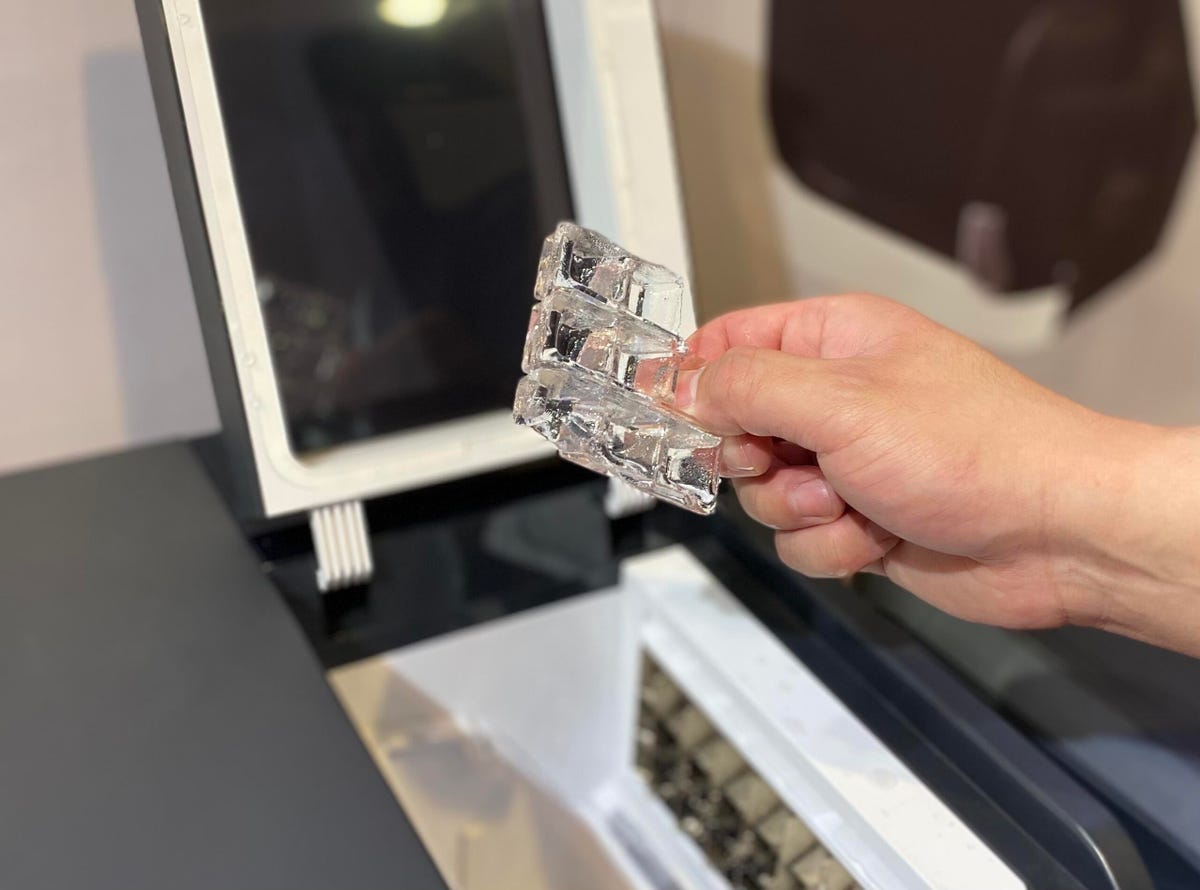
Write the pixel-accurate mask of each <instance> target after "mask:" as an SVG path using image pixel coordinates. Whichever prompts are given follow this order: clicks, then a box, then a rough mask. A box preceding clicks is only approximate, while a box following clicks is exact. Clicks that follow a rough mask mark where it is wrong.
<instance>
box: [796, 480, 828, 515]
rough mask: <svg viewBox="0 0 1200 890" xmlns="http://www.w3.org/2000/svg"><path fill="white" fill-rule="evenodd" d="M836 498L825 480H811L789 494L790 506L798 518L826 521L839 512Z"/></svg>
mask: <svg viewBox="0 0 1200 890" xmlns="http://www.w3.org/2000/svg"><path fill="white" fill-rule="evenodd" d="M835 497H836V495H834V493H833V489H832V488H830V487H829V483H828V482H826V481H825V480H824V479H809V480H808V481H806V482H801V483H800V484H799V485H797V486H796V487H795V488H793V489H792V490H791V491H789V492H788V506H789V507H790V508H791V510H792V513H793V514H794V515H796V516H801V517H804V518H805V519H825V518H827V517H830V516H833V515H834V513H836V512H837V501H836V500H835Z"/></svg>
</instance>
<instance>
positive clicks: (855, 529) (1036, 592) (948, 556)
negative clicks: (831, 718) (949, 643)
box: [678, 296, 1200, 652]
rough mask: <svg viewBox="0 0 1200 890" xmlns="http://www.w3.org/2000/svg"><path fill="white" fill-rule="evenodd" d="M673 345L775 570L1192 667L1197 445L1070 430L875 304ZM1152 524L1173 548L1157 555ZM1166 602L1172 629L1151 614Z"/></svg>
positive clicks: (1036, 389)
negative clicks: (865, 575)
mask: <svg viewBox="0 0 1200 890" xmlns="http://www.w3.org/2000/svg"><path fill="white" fill-rule="evenodd" d="M690 342H691V345H692V348H693V352H694V353H695V354H696V355H697V356H698V357H699V358H700V360H702V361H703V362H705V365H704V366H703V368H702V370H700V371H699V372H696V373H692V374H690V375H685V376H684V377H683V378H682V379H681V382H680V388H679V393H678V404H679V407H680V408H681V409H683V410H685V411H686V412H688V413H690V414H692V415H693V416H694V417H695V418H696V419H697V421H698V422H699V423H700V424H701V425H702V426H704V427H705V428H707V429H709V430H711V431H712V432H715V433H718V434H720V435H722V436H725V437H727V439H726V442H725V443H724V446H723V457H724V462H725V464H726V466H727V468H728V470H727V474H728V475H733V476H736V477H739V478H737V479H736V480H735V486H736V488H737V491H738V497H739V499H740V500H741V502H742V504H743V506H744V507H745V509H746V511H747V512H748V513H749V514H750V515H751V516H752V517H754V518H755V519H757V520H758V521H760V522H762V523H764V524H766V525H769V526H771V527H774V528H776V529H777V532H776V543H777V548H778V551H779V554H780V556H781V558H782V559H783V560H784V562H786V563H788V564H789V565H790V566H792V567H793V568H796V569H798V570H799V571H801V572H804V573H806V574H809V575H815V576H826V577H840V576H845V575H849V574H851V573H854V572H859V571H869V572H877V573H881V574H885V575H887V576H888V577H889V578H891V579H892V580H894V581H895V582H896V583H898V584H900V585H901V586H903V587H905V588H907V589H909V590H910V591H912V592H913V593H916V594H917V595H919V596H920V597H922V598H923V599H925V600H927V601H929V602H931V603H933V604H934V605H936V606H938V607H940V608H942V609H943V610H945V611H947V612H950V613H951V614H954V615H957V616H959V617H961V618H965V619H968V620H972V621H980V622H986V623H989V624H996V625H1001V626H1006V627H1023V628H1033V627H1051V626H1056V625H1061V624H1065V623H1078V624H1093V625H1101V626H1106V627H1109V628H1110V629H1113V630H1117V631H1120V632H1123V633H1126V634H1129V635H1132V636H1138V637H1142V638H1146V639H1151V640H1152V641H1154V642H1158V643H1162V644H1165V645H1172V646H1174V647H1175V648H1181V649H1185V650H1190V651H1194V652H1200V606H1197V603H1200V592H1198V591H1197V590H1196V588H1195V585H1196V583H1197V578H1200V561H1198V560H1197V558H1196V556H1195V555H1194V554H1193V553H1192V552H1191V551H1192V549H1193V548H1192V547H1191V546H1190V545H1191V543H1192V541H1194V540H1196V539H1195V538H1194V537H1192V535H1193V534H1194V533H1195V530H1196V528H1197V524H1196V517H1197V516H1198V515H1200V505H1198V504H1196V500H1197V498H1196V496H1195V493H1200V457H1198V456H1200V448H1197V435H1196V433H1194V432H1192V431H1185V430H1164V429H1161V428H1156V427H1151V426H1147V425H1143V424H1136V423H1132V422H1129V421H1122V420H1117V419H1115V418H1110V417H1106V416H1103V415H1101V414H1098V413H1096V412H1093V411H1091V410H1088V409H1086V408H1084V407H1082V406H1080V405H1077V404H1075V403H1073V402H1071V401H1069V400H1067V399H1065V398H1063V397H1061V396H1058V395H1056V394H1054V393H1053V392H1051V391H1049V390H1047V389H1045V388H1044V387H1042V386H1040V385H1038V384H1037V383H1035V382H1033V381H1032V380H1030V379H1028V378H1026V377H1024V376H1023V375H1021V374H1020V373H1018V372H1017V371H1015V370H1013V369H1012V368H1010V367H1008V366H1007V365H1005V364H1004V363H1003V362H1001V361H1000V360H998V359H996V358H995V357H994V356H992V355H990V354H989V353H988V352H986V351H985V350H983V349H982V348H980V347H979V346H977V345H975V344H974V343H972V342H970V341H969V340H966V339H964V338H962V337H960V336H958V335H957V334H954V333H952V332H951V331H949V330H947V329H945V328H943V327H941V326H939V325H937V324H935V323H934V322H932V321H930V320H929V319H927V318H925V317H923V316H921V315H919V314H918V313H916V312H914V311H913V310H910V309H908V308H906V307H904V306H901V305H900V304H897V303H894V302H891V301H889V300H885V299H882V298H878V297H868V296H846V297H829V298H820V299H813V300H803V301H796V302H791V303H786V304H780V305H776V306H766V307H761V308H756V309H748V310H744V311H740V312H734V313H732V314H730V315H726V316H723V317H722V318H719V319H716V320H715V321H713V322H710V323H709V324H707V325H705V326H704V327H703V328H701V329H700V330H699V331H697V333H696V334H695V335H694V336H693V337H692V339H691V341H690ZM1155 466H1157V467H1163V466H1165V467H1169V468H1170V472H1167V473H1164V472H1162V471H1157V472H1152V468H1153V467H1155ZM1181 477H1182V478H1184V479H1187V480H1188V485H1189V486H1190V492H1191V493H1193V494H1191V496H1190V498H1189V497H1184V496H1181V493H1180V491H1179V485H1178V482H1179V480H1180V478H1181ZM1165 506H1170V507H1171V508H1172V510H1173V511H1174V512H1173V513H1172V514H1170V515H1171V516H1172V517H1174V518H1175V519H1176V526H1177V529H1179V530H1182V531H1183V532H1184V533H1185V534H1184V538H1183V540H1181V541H1180V546H1173V545H1170V544H1169V543H1168V542H1167V540H1166V538H1163V539H1161V540H1156V539H1155V535H1158V534H1160V533H1162V532H1163V530H1164V523H1163V521H1162V510H1163V508H1164V507H1165ZM1167 525H1170V523H1167ZM1164 596H1165V597H1168V599H1169V601H1170V602H1172V603H1175V604H1178V603H1180V602H1184V601H1186V602H1187V603H1188V604H1189V608H1190V610H1189V611H1187V612H1186V615H1185V614H1184V613H1180V612H1179V611H1178V610H1176V611H1175V613H1174V617H1172V618H1170V619H1165V620H1164V617H1163V616H1159V615H1155V614H1152V613H1153V611H1154V609H1153V606H1152V604H1153V603H1159V604H1161V603H1162V602H1163V600H1162V597H1164Z"/></svg>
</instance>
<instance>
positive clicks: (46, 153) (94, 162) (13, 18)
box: [0, 0, 216, 472]
mask: <svg viewBox="0 0 1200 890" xmlns="http://www.w3.org/2000/svg"><path fill="white" fill-rule="evenodd" d="M0 121H3V123H2V124H0V406H3V413H2V414H0V472H3V471H6V470H12V469H16V468H21V467H28V466H32V465H37V464H44V463H50V462H55V461H60V460H65V459H68V458H72V457H76V456H79V455H84V454H90V453H94V452H98V451H106V450H111V449H115V448H120V447H124V446H126V445H127V444H128V443H131V442H134V443H138V442H147V441H154V440H159V439H164V438H170V437H175V436H180V435H190V434H194V433H197V432H202V431H208V430H212V429H214V428H215V426H216V409H215V407H214V405H213V401H212V393H211V388H210V386H209V383H208V377H207V373H208V372H207V369H206V367H205V366H204V358H203V351H202V349H201V346H200V341H199V330H198V328H197V324H196V319H195V312H194V310H193V308H192V305H191V295H190V289H189V284H188V280H187V272H186V268H185V266H184V261H183V253H182V248H181V246H180V242H179V234H178V227H177V225H176V222H175V215H174V207H173V205H172V201H171V195H170V189H169V185H168V183H167V178H166V167H165V162H164V161H163V159H162V149H161V143H160V142H159V140H158V132H157V129H156V127H157V124H156V122H155V119H154V109H153V105H152V101H151V98H150V92H149V83H148V81H147V78H146V71H145V65H144V63H143V61H142V55H141V46H140V42H139V38H138V33H137V22H136V20H135V17H134V11H133V3H132V0H64V2H60V3H46V2H42V0H4V2H3V3H0Z"/></svg>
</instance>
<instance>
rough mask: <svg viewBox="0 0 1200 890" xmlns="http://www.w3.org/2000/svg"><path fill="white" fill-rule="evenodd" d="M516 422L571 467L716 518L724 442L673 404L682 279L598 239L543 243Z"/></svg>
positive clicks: (559, 232) (570, 228)
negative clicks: (720, 452)
mask: <svg viewBox="0 0 1200 890" xmlns="http://www.w3.org/2000/svg"><path fill="white" fill-rule="evenodd" d="M534 298H535V300H536V301H537V302H536V303H535V305H534V308H533V313H532V316H531V317H530V323H529V333H528V336H527V339H526V343H525V352H524V354H523V356H522V362H521V368H522V370H523V371H525V373H526V374H527V375H528V376H526V377H525V378H523V379H522V380H521V382H520V384H519V385H518V387H517V397H516V401H515V403H514V406H513V416H514V418H515V419H516V421H517V423H519V424H522V425H525V426H528V427H530V428H531V429H533V430H535V431H537V432H538V433H540V434H541V435H542V436H544V437H545V438H546V439H548V440H549V441H551V442H553V443H554V444H555V445H556V446H557V448H558V450H559V453H560V454H561V455H562V456H563V457H565V458H566V459H567V460H570V461H573V462H575V463H577V464H580V465H582V466H585V467H587V468H589V469H591V470H595V471H596V472H598V473H604V474H605V475H609V476H617V477H619V478H621V479H623V480H625V481H626V482H629V483H630V484H632V485H633V486H634V487H636V488H638V489H640V490H641V491H645V492H647V493H649V494H652V495H654V496H655V497H657V498H659V499H660V500H663V501H666V502H668V503H671V504H675V505H677V506H680V507H683V508H685V509H688V510H692V511H694V512H697V513H711V512H712V511H713V509H714V508H715V506H716V496H717V488H718V485H719V484H720V474H719V471H718V450H719V445H720V439H719V438H718V437H716V436H713V435H710V434H709V433H706V432H704V431H703V430H701V429H699V428H698V427H696V426H695V425H694V424H693V423H692V422H691V421H690V420H689V419H688V418H686V417H684V416H683V415H681V414H679V413H677V412H675V411H674V410H673V409H672V408H671V407H670V406H671V404H672V402H673V401H674V393H675V384H676V382H677V379H678V375H679V370H680V368H681V366H682V364H683V361H684V359H685V357H686V355H687V347H686V346H685V344H684V342H683V340H682V338H680V336H679V334H678V328H679V324H680V319H681V317H682V309H683V300H684V288H683V281H682V279H681V278H680V277H679V276H678V275H675V274H674V273H673V272H671V271H670V270H668V269H666V268H665V267H663V266H658V265H655V264H653V263H647V262H645V261H643V260H640V259H638V258H637V257H634V256H631V255H630V254H628V253H626V252H624V251H623V250H621V248H619V247H618V246H617V245H615V244H613V243H612V242H611V241H609V240H608V239H606V238H604V237H603V236H601V235H598V234H596V233H595V232H591V231H588V230H586V229H582V228H580V227H579V226H576V225H573V224H571V223H562V224H560V225H559V227H558V228H557V229H556V230H555V232H554V234H552V235H551V236H550V237H549V238H547V239H546V244H545V248H544V250H543V252H542V258H541V261H540V262H539V264H538V275H537V281H536V284H535V287H534Z"/></svg>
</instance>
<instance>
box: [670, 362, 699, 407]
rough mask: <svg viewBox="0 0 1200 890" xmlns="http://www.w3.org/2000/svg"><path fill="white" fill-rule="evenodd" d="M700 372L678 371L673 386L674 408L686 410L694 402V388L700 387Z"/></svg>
mask: <svg viewBox="0 0 1200 890" xmlns="http://www.w3.org/2000/svg"><path fill="white" fill-rule="evenodd" d="M700 373H701V372H700V371H680V372H679V380H678V382H676V384H675V407H676V408H680V409H683V408H688V407H690V406H692V405H693V404H695V402H696V388H697V387H698V386H699V385H700Z"/></svg>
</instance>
